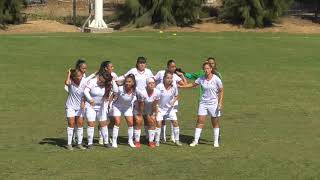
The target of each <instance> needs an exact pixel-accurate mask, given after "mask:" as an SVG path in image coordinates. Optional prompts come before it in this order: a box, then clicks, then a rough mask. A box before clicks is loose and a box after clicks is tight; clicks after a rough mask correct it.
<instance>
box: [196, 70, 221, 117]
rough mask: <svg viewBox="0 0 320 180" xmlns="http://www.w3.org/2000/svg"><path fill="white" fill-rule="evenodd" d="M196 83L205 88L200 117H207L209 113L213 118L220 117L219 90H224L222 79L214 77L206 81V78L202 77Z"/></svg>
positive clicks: (199, 111) (199, 110)
mask: <svg viewBox="0 0 320 180" xmlns="http://www.w3.org/2000/svg"><path fill="white" fill-rule="evenodd" d="M195 83H196V84H199V85H201V87H202V88H203V94H202V96H201V100H200V103H199V109H198V115H201V116H206V115H208V112H209V114H210V115H211V116H212V117H219V116H220V115H221V114H220V111H219V110H218V99H219V97H218V94H219V89H220V88H223V86H222V81H221V79H220V78H219V77H218V76H216V75H213V77H212V78H211V79H210V80H206V77H200V78H198V79H197V80H196V81H195Z"/></svg>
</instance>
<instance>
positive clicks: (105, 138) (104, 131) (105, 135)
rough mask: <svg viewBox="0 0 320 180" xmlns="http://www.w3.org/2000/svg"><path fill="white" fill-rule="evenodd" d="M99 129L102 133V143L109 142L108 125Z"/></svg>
mask: <svg viewBox="0 0 320 180" xmlns="http://www.w3.org/2000/svg"><path fill="white" fill-rule="evenodd" d="M100 131H101V134H102V138H103V142H104V144H109V133H108V126H104V127H101V128H100Z"/></svg>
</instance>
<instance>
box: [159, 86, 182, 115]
mask: <svg viewBox="0 0 320 180" xmlns="http://www.w3.org/2000/svg"><path fill="white" fill-rule="evenodd" d="M157 89H158V90H159V91H160V101H159V108H160V109H161V110H164V111H167V110H169V109H170V108H171V109H172V108H174V107H172V106H171V105H170V103H171V102H172V100H173V99H174V98H175V97H176V96H178V95H179V92H178V88H177V86H171V87H170V88H169V89H166V88H165V87H164V84H163V83H160V84H158V85H157Z"/></svg>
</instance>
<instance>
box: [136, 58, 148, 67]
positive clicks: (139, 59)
mask: <svg viewBox="0 0 320 180" xmlns="http://www.w3.org/2000/svg"><path fill="white" fill-rule="evenodd" d="M146 63H147V58H145V57H143V56H140V57H138V59H137V62H136V68H138V64H146Z"/></svg>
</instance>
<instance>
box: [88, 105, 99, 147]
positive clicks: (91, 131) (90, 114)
mask: <svg viewBox="0 0 320 180" xmlns="http://www.w3.org/2000/svg"><path fill="white" fill-rule="evenodd" d="M96 116H97V112H96V111H95V110H94V109H93V108H92V107H87V108H86V117H87V119H88V128H87V138H88V149H91V148H93V137H94V127H95V120H96Z"/></svg>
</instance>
